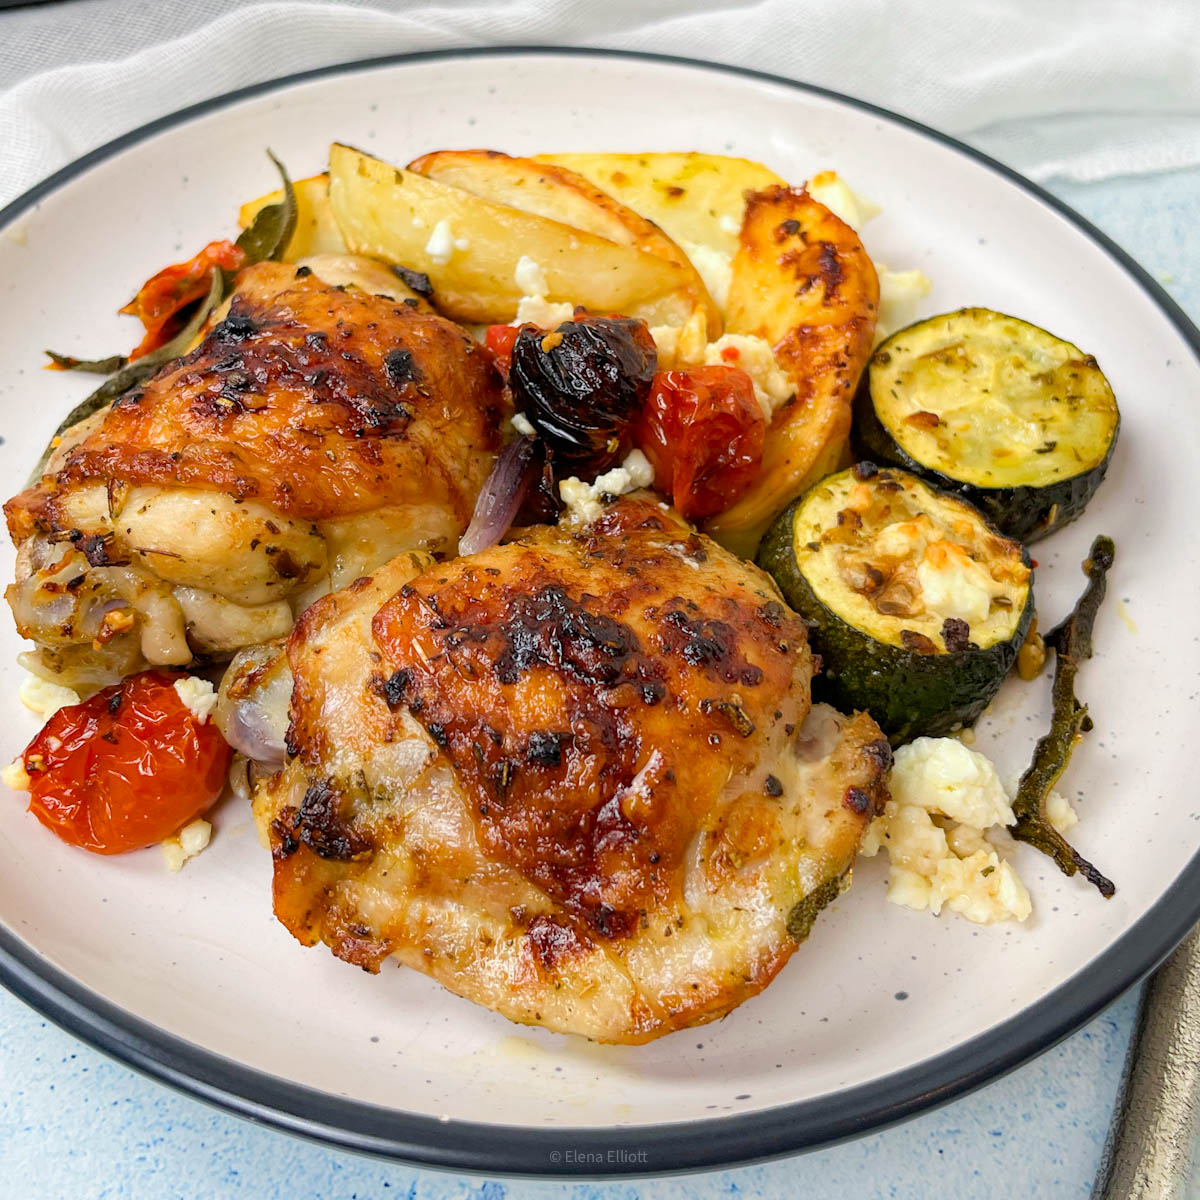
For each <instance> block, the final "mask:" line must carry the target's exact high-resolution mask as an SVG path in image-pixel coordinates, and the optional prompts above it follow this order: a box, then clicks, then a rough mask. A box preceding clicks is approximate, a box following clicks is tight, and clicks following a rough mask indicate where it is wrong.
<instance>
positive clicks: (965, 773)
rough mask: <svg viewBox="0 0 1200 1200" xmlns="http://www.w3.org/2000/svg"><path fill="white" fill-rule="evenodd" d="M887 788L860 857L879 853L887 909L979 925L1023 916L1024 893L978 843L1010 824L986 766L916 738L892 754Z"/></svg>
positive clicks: (1004, 865)
mask: <svg viewBox="0 0 1200 1200" xmlns="http://www.w3.org/2000/svg"><path fill="white" fill-rule="evenodd" d="M888 788H889V790H890V791H891V794H892V799H891V800H889V801H888V803H887V805H886V806H885V807H884V811H883V815H882V816H881V817H878V818H877V819H876V820H875V821H873V822H872V823H871V825H870V826H869V827H868V829H867V832H866V835H865V836H864V838H863V846H862V853H863V854H865V855H867V856H868V857H870V856H872V855H874V854H877V853H878V852H879V851H880V849H886V850H887V854H888V859H889V862H890V869H889V877H888V893H887V898H888V900H889V901H891V902H892V903H893V904H899V905H903V906H904V907H906V908H912V909H916V910H918V911H923V910H925V909H928V910H929V911H930V912H932V913H933V914H934V915H937V914H939V913H940V912H941V911H942V909H943V908H947V909H949V910H950V911H951V912H956V913H959V914H960V915H961V916H964V917H966V918H967V920H969V921H974V922H976V923H977V924H981V925H986V924H990V923H992V922H994V921H1006V920H1012V919H1015V920H1018V921H1023V920H1025V918H1026V917H1028V916H1029V914H1030V912H1031V911H1032V907H1033V906H1032V904H1031V903H1030V899H1029V892H1028V891H1027V890H1026V888H1025V885H1024V884H1023V883H1022V882H1021V879H1020V877H1019V876H1018V875H1017V873H1016V871H1015V870H1014V869H1013V867H1012V865H1011V864H1010V863H1008V862H1006V861H1004V860H1003V859H1001V857H1000V855H999V853H998V852H997V851H996V848H995V847H994V846H993V845H992V844H991V843H990V842H988V841H987V839H986V838H985V837H984V833H983V831H984V829H985V828H987V827H990V826H1003V825H1011V824H1013V823H1014V821H1015V820H1016V817H1015V815H1014V814H1013V811H1012V806H1011V805H1010V804H1009V801H1008V795H1007V793H1006V792H1005V790H1004V787H1003V785H1002V784H1001V782H1000V778H999V776H998V775H997V774H996V768H995V766H994V765H993V763H992V762H991V761H990V760H989V759H987V758H985V757H984V756H983V755H982V754H979V753H978V752H976V751H974V750H970V749H968V748H967V747H966V746H964V745H963V744H962V743H961V742H958V741H956V740H955V739H953V738H917V739H916V740H915V741H913V742H911V743H909V744H908V745H907V746H902V747H901V748H900V749H899V750H897V751H896V760H895V764H894V766H893V768H892V774H891V776H890V778H889V780H888Z"/></svg>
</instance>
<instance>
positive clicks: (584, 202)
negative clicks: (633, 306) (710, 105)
mask: <svg viewBox="0 0 1200 1200" xmlns="http://www.w3.org/2000/svg"><path fill="white" fill-rule="evenodd" d="M408 170H410V171H416V172H417V173H418V174H420V175H424V176H425V177H426V178H427V179H434V180H436V181H437V182H438V183H445V184H449V185H450V186H451V187H456V188H461V189H462V190H463V191H464V192H470V193H471V194H472V195H475V196H480V197H482V198H483V199H484V200H491V201H492V202H494V203H496V204H507V205H508V206H509V207H511V208H519V209H520V210H521V211H522V212H527V213H533V214H534V215H535V216H539V217H547V218H549V219H550V220H552V221H561V222H562V224H564V225H570V226H573V227H574V228H575V229H582V230H584V231H585V232H587V233H594V234H595V235H596V236H597V237H602V238H607V239H608V241H610V242H616V243H617V245H619V246H636V247H637V249H639V250H644V251H645V252H646V253H647V254H654V255H657V256H658V257H659V258H665V259H666V260H667V261H668V262H671V263H675V264H676V265H678V266H681V267H683V268H684V270H686V271H687V272H688V275H689V280H688V284H687V288H686V296H687V300H688V302H690V303H691V304H692V305H694V306H695V307H697V308H702V309H703V310H704V313H705V316H706V318H707V322H708V336H709V337H710V338H713V339H716V338H718V337H720V336H721V314H720V311H719V310H718V309H717V306H716V305H715V304H714V303H713V300H712V297H711V296H710V295H709V294H708V289H707V288H706V287H705V286H704V281H703V280H702V279H701V278H700V275H699V272H697V270H696V268H695V267H694V266H693V265H692V262H691V260H690V259H689V258H688V257H687V255H686V254H685V253H684V252H683V251H682V250H681V249H680V248H679V247H678V246H677V245H676V244H675V243H674V242H673V241H671V239H670V238H669V237H667V235H666V234H665V233H663V231H662V230H661V229H659V227H658V226H657V225H655V224H654V222H653V221H648V220H646V218H645V217H643V216H639V215H638V214H637V213H636V212H634V211H633V209H631V208H628V207H626V206H625V205H624V204H621V203H620V202H619V201H617V200H614V199H613V198H612V197H611V196H610V195H608V194H607V193H606V192H603V191H601V190H600V189H599V188H597V187H596V186H595V185H594V184H592V183H589V182H588V181H587V180H586V179H584V178H583V176H582V175H577V174H576V173H575V172H574V171H570V170H568V169H567V168H566V167H560V166H556V165H555V164H553V163H543V162H537V161H535V160H534V159H532V158H513V157H511V156H510V155H507V154H502V153H501V152H500V151H498V150H437V151H434V152H433V153H432V154H423V155H422V156H421V157H420V158H417V159H414V160H413V161H412V162H410V163H409V164H408Z"/></svg>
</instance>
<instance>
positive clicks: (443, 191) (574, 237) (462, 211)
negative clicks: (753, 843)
mask: <svg viewBox="0 0 1200 1200" xmlns="http://www.w3.org/2000/svg"><path fill="white" fill-rule="evenodd" d="M329 173H330V186H329V196H330V201H331V203H332V207H333V214H334V217H335V218H336V220H337V223H338V226H339V228H340V229H341V231H342V235H343V237H344V238H345V240H346V244H347V246H348V247H349V249H350V250H351V251H352V252H353V253H355V254H366V255H368V256H370V257H372V258H381V259H383V260H384V261H385V262H390V263H395V264H398V265H401V266H406V267H410V268H412V269H414V270H417V271H422V272H424V273H425V274H426V275H428V276H429V279H430V282H431V283H432V284H433V292H434V297H433V299H434V304H435V306H436V307H437V308H438V310H439V311H440V312H442V313H445V314H446V315H447V316H450V317H453V318H455V319H456V320H459V321H471V322H480V323H493V322H500V321H510V320H512V318H513V317H514V316H515V315H516V311H517V304H518V302H519V301H520V299H521V297H522V295H523V294H524V292H523V289H522V288H521V287H520V286H518V284H517V282H516V278H515V276H516V270H517V265H518V263H519V262H520V260H521V258H522V257H529V258H531V259H533V260H534V261H535V262H536V263H537V264H538V265H539V266H540V267H541V270H542V272H543V274H544V275H545V279H546V284H547V292H546V294H547V298H548V299H550V300H555V301H568V302H573V303H577V304H583V305H585V306H586V307H587V308H590V309H593V310H594V311H596V312H620V313H624V314H626V315H628V316H634V317H641V318H642V319H643V320H646V321H648V322H650V323H653V324H669V323H672V322H674V323H678V322H680V321H682V320H684V319H686V317H687V315H688V313H689V312H690V311H691V304H690V302H689V301H688V300H687V285H688V281H689V279H690V274H689V272H688V271H687V270H685V269H684V268H683V267H682V266H679V265H677V264H675V263H672V262H668V261H667V260H666V259H663V258H659V257H657V256H656V255H653V254H647V253H645V252H644V251H642V250H638V249H636V248H635V247H633V246H619V245H617V244H616V243H615V242H611V241H609V240H608V239H606V238H601V237H597V236H596V235H595V234H592V233H587V232H585V231H584V230H582V229H574V228H572V227H571V226H569V225H564V224H562V223H561V222H560V221H552V220H548V219H547V218H545V217H540V216H535V215H533V214H532V213H528V212H522V211H521V210H519V209H516V208H512V207H511V206H509V205H506V204H495V203H493V202H491V201H490V200H484V199H482V198H481V197H479V196H474V195H472V194H471V193H470V192H465V191H463V190H462V189H460V188H455V187H450V186H448V185H447V184H444V183H439V182H437V181H435V180H432V179H426V178H425V177H424V176H423V175H418V174H417V173H416V172H415V171H404V170H401V169H400V168H399V167H393V166H391V165H389V164H388V163H385V162H381V161H380V160H379V159H377V158H372V157H371V156H370V155H368V154H363V153H361V152H360V151H358V150H352V149H351V148H350V147H349V146H342V145H338V144H336V143H335V144H334V145H333V146H332V147H331V148H330V152H329ZM439 227H440V229H439Z"/></svg>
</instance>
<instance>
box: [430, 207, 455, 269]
mask: <svg viewBox="0 0 1200 1200" xmlns="http://www.w3.org/2000/svg"><path fill="white" fill-rule="evenodd" d="M425 253H426V254H428V255H429V257H430V258H431V259H432V260H433V261H434V263H436V264H437V265H438V266H439V267H444V266H445V265H446V264H447V263H448V262H449V261H450V259H451V258H452V257H453V256H454V231H453V230H452V229H451V228H450V222H449V221H447V220H446V219H445V217H443V218H442V219H441V220H440V221H439V222H438V223H437V224H436V225H435V226H434V227H433V232H432V233H431V234H430V235H429V241H427V242H426V243H425Z"/></svg>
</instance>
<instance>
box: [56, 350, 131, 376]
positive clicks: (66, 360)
mask: <svg viewBox="0 0 1200 1200" xmlns="http://www.w3.org/2000/svg"><path fill="white" fill-rule="evenodd" d="M45 354H46V357H47V358H49V359H52V360H53V362H54V365H55V366H56V367H62V369H63V370H64V371H87V372H89V373H90V374H93V375H111V374H112V373H113V372H114V371H119V370H120V369H121V368H122V367H123V366H125V364H126V363H128V362H129V359H127V358H126V357H125V355H123V354H110V355H109V356H108V357H107V358H74V357H73V356H72V355H70V354H59V353H58V352H57V351H56V350H47V351H46V352H45Z"/></svg>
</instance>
